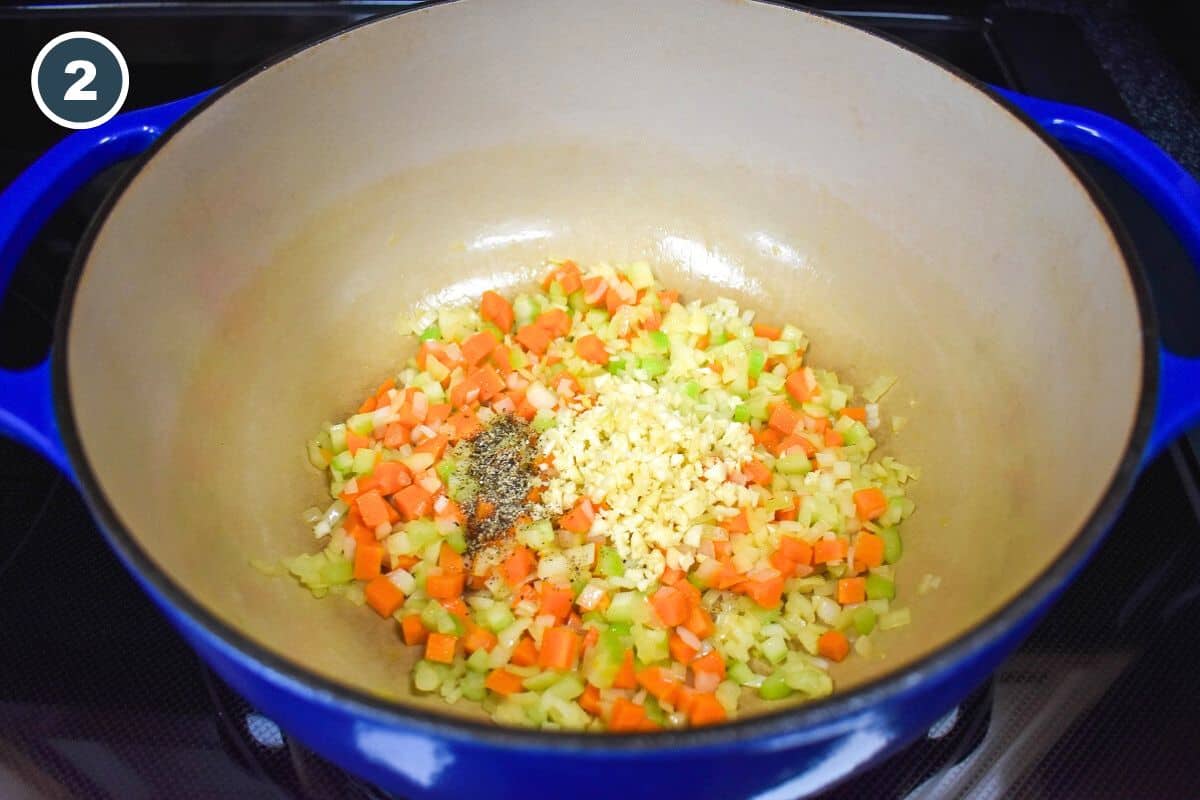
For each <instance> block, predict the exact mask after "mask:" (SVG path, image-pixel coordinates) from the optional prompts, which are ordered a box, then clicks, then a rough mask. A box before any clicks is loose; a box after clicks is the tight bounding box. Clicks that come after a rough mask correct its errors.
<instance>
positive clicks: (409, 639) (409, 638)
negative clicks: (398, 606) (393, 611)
mask: <svg viewBox="0 0 1200 800" xmlns="http://www.w3.org/2000/svg"><path fill="white" fill-rule="evenodd" d="M400 630H401V632H402V633H403V634H404V643H405V644H409V645H413V644H425V641H426V640H427V639H428V638H429V631H428V630H426V628H425V625H424V624H423V623H422V622H421V615H420V614H406V615H405V617H404V619H402V620H400Z"/></svg>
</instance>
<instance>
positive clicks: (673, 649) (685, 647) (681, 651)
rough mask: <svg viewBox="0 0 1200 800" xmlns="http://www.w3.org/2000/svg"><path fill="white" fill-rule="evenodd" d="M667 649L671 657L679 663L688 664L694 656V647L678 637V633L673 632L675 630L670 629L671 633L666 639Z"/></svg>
mask: <svg viewBox="0 0 1200 800" xmlns="http://www.w3.org/2000/svg"><path fill="white" fill-rule="evenodd" d="M667 649H668V650H669V651H670V653H671V658H673V659H675V660H676V661H678V662H679V663H680V664H690V663H692V659H693V658H695V657H696V648H694V647H692V646H691V645H690V644H688V643H687V642H685V641H684V640H683V639H682V638H680V636H679V634H678V633H675V631H671V635H670V637H668V639H667Z"/></svg>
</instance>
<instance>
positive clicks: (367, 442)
mask: <svg viewBox="0 0 1200 800" xmlns="http://www.w3.org/2000/svg"><path fill="white" fill-rule="evenodd" d="M370 446H371V437H370V436H359V435H358V434H357V433H355V432H354V431H349V430H348V431H346V449H347V450H349V451H350V455H354V454H355V453H357V452H358V448H360V447H370Z"/></svg>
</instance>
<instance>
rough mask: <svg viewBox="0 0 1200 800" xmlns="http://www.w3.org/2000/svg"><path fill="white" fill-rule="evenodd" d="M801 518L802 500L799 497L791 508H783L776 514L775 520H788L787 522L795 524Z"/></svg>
mask: <svg viewBox="0 0 1200 800" xmlns="http://www.w3.org/2000/svg"><path fill="white" fill-rule="evenodd" d="M799 518H800V498H799V497H797V498H796V499H795V500H794V501H793V502H792V507H791V508H781V509H779V510H778V511H776V512H775V519H777V520H787V521H791V522H795V521H796V520H797V519H799Z"/></svg>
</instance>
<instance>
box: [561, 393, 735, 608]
mask: <svg viewBox="0 0 1200 800" xmlns="http://www.w3.org/2000/svg"><path fill="white" fill-rule="evenodd" d="M593 388H594V390H595V394H596V397H595V402H594V404H593V406H592V407H591V408H588V409H586V410H583V411H578V410H575V409H570V408H567V409H563V410H561V411H559V412H558V414H557V420H556V425H555V426H554V427H551V428H549V429H548V430H546V431H545V432H544V433H543V434H542V435H541V437H540V439H539V447H540V449H541V451H542V453H543V454H545V455H547V456H553V468H554V474H553V477H551V478H550V479H549V480H547V481H546V485H545V489H544V491H543V493H542V499H541V501H542V503H543V505H544V506H545V509H546V512H547V514H549V515H553V514H557V513H562V512H563V511H565V510H566V509H569V508H570V507H571V506H572V505H573V504H574V503H575V501H576V500H578V499H579V498H580V497H583V496H586V497H588V498H590V499H591V501H592V502H593V503H594V504H596V505H597V506H599V507H600V510H599V512H598V513H597V515H596V519H595V522H594V523H593V526H592V530H591V533H592V535H593V536H605V537H607V539H608V541H609V542H610V543H611V544H612V546H613V547H615V548H616V550H617V552H618V553H619V554H620V555H621V558H622V559H623V560H624V561H625V564H626V571H625V576H624V577H623V578H621V579H615V580H616V581H619V582H621V583H625V584H626V585H628V586H630V587H635V588H637V589H640V590H645V589H647V588H648V587H650V586H651V585H652V584H653V583H654V582H655V581H656V580H657V579H658V576H659V575H660V574H661V573H662V570H663V567H664V566H665V565H667V564H668V562H674V563H673V564H671V566H676V567H677V568H682V569H686V568H687V567H688V566H690V565H691V564H692V562H693V560H694V558H695V556H694V551H695V546H696V544H698V540H699V530H697V526H701V525H704V524H708V525H712V524H715V523H716V522H717V521H718V520H719V519H720V518H722V517H725V516H732V515H734V514H736V513H737V509H738V508H741V507H749V506H754V505H756V504H757V503H758V499H759V495H758V493H757V492H755V491H754V490H752V489H749V488H747V487H745V486H741V485H738V484H737V483H733V482H731V481H729V480H727V478H728V476H729V475H730V474H732V473H736V472H738V471H739V470H740V467H741V465H742V464H744V463H745V462H746V461H748V460H749V459H751V458H752V457H753V446H754V439H753V437H752V436H751V434H750V429H749V428H748V427H747V426H746V425H745V424H743V423H740V422H733V421H730V420H724V419H719V418H716V417H711V416H699V415H696V414H695V413H694V412H692V411H690V410H687V408H686V406H685V405H684V404H683V403H682V402H681V399H680V396H679V394H678V389H676V388H674V387H671V386H669V385H668V386H655V385H653V384H650V383H646V382H642V381H636V380H630V379H626V378H620V377H616V376H611V375H601V376H599V377H597V378H596V379H595V381H594V386H593ZM689 531H690V532H691V535H690V536H689Z"/></svg>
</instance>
